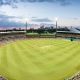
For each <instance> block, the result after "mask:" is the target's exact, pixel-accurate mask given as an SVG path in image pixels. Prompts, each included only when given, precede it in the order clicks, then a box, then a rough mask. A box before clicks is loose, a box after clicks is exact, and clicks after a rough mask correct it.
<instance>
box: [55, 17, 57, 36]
mask: <svg viewBox="0 0 80 80" xmlns="http://www.w3.org/2000/svg"><path fill="white" fill-rule="evenodd" d="M55 21H56V34H55V37H57V28H58V25H57V21H58V18H57V17H56V18H55Z"/></svg>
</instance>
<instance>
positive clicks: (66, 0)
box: [0, 0, 71, 8]
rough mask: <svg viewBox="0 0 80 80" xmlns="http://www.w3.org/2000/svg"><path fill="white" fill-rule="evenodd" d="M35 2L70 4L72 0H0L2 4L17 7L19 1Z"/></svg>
mask: <svg viewBox="0 0 80 80" xmlns="http://www.w3.org/2000/svg"><path fill="white" fill-rule="evenodd" d="M19 2H24V3H35V2H38V3H39V2H40V3H41V2H49V3H52V2H53V3H59V4H60V5H62V6H66V5H70V4H71V2H70V0H0V6H2V5H10V6H12V7H13V8H17V3H19Z"/></svg>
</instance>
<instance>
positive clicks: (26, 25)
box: [24, 19, 29, 33]
mask: <svg viewBox="0 0 80 80" xmlns="http://www.w3.org/2000/svg"><path fill="white" fill-rule="evenodd" d="M24 21H25V32H26V33H27V29H28V23H29V19H24Z"/></svg>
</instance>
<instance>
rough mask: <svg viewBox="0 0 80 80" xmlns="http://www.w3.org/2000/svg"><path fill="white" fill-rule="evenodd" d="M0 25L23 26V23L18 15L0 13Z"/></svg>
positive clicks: (5, 26)
mask: <svg viewBox="0 0 80 80" xmlns="http://www.w3.org/2000/svg"><path fill="white" fill-rule="evenodd" d="M0 27H4V28H7V27H24V23H23V22H21V18H19V17H15V16H7V15H0Z"/></svg>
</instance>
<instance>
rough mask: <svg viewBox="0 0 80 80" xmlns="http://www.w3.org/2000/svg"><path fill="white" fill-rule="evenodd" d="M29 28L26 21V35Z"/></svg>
mask: <svg viewBox="0 0 80 80" xmlns="http://www.w3.org/2000/svg"><path fill="white" fill-rule="evenodd" d="M27 26H28V23H27V21H26V28H25V31H26V34H27Z"/></svg>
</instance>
